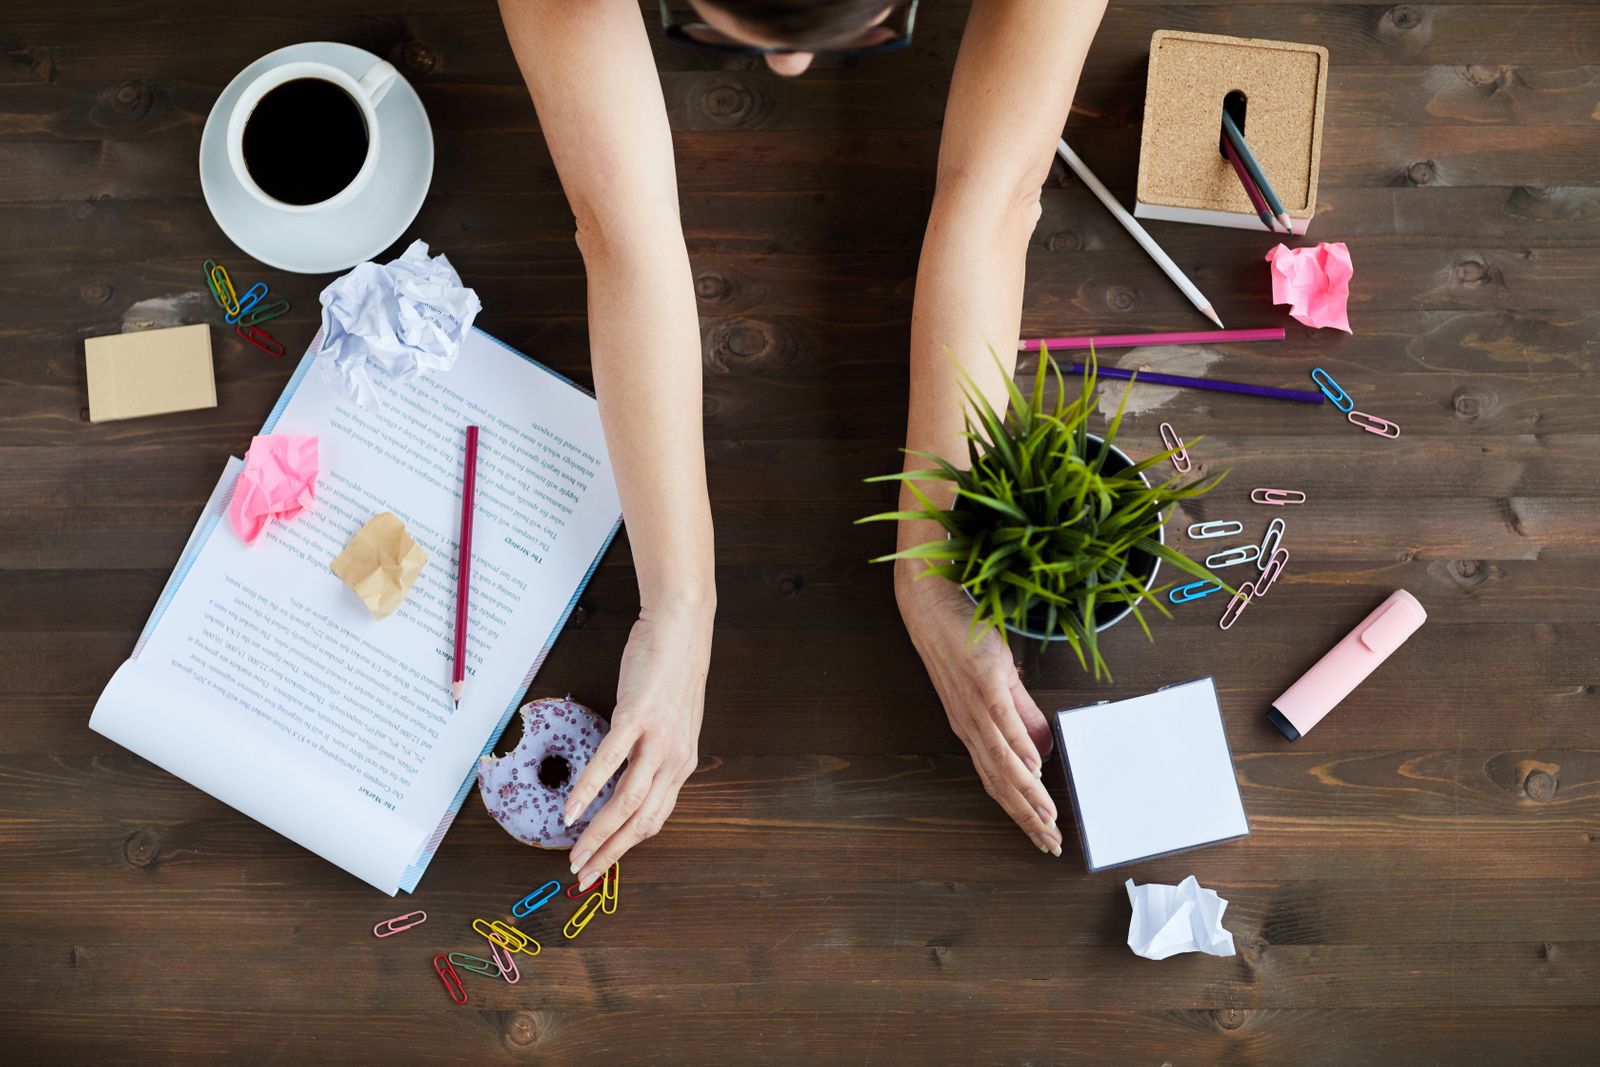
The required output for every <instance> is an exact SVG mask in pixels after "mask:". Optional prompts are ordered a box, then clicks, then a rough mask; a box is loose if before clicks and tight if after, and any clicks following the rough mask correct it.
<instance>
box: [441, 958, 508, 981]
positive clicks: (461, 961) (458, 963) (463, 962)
mask: <svg viewBox="0 0 1600 1067" xmlns="http://www.w3.org/2000/svg"><path fill="white" fill-rule="evenodd" d="M449 958H450V965H451V966H452V967H460V968H461V969H462V970H463V971H471V972H472V973H473V974H481V975H483V976H484V977H485V978H499V977H500V965H499V964H498V963H496V962H495V961H494V960H486V959H484V958H483V957H482V956H474V955H472V954H471V953H469V952H452V953H450V957H449Z"/></svg>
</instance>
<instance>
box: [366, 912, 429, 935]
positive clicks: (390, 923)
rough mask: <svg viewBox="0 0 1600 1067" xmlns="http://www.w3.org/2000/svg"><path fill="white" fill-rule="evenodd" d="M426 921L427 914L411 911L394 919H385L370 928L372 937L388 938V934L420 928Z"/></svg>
mask: <svg viewBox="0 0 1600 1067" xmlns="http://www.w3.org/2000/svg"><path fill="white" fill-rule="evenodd" d="M427 921H428V913H427V912H425V911H413V912H409V913H407V914H405V915H396V916H395V917H394V918H392V919H385V920H383V922H381V923H379V924H378V925H377V926H374V927H373V928H372V936H373V937H388V936H389V935H390V934H398V933H400V932H401V931H402V930H409V929H411V928H412V927H413V926H421V925H422V924H423V923H425V922H427Z"/></svg>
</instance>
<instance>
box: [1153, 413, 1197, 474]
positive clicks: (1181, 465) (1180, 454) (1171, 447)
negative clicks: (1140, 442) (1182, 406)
mask: <svg viewBox="0 0 1600 1067" xmlns="http://www.w3.org/2000/svg"><path fill="white" fill-rule="evenodd" d="M1161 443H1162V444H1164V445H1166V446H1167V450H1168V451H1170V452H1171V453H1172V457H1171V458H1172V465H1173V466H1174V467H1176V468H1178V473H1179V474H1187V473H1189V470H1190V468H1191V467H1192V466H1193V464H1192V463H1190V461H1189V450H1188V449H1187V448H1185V447H1184V444H1183V438H1181V437H1179V436H1178V431H1177V430H1174V429H1173V428H1172V423H1170V422H1163V423H1162V424H1161Z"/></svg>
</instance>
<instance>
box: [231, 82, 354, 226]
mask: <svg viewBox="0 0 1600 1067" xmlns="http://www.w3.org/2000/svg"><path fill="white" fill-rule="evenodd" d="M243 147H244V165H245V167H246V168H247V169H248V170H249V171H250V177H252V178H254V179H255V183H256V184H257V185H259V186H261V191H262V192H264V193H266V194H267V195H268V196H271V197H275V198H277V199H279V200H282V201H283V202H284V203H285V204H320V203H321V202H322V201H324V200H327V199H329V198H330V197H332V196H335V195H337V194H338V193H340V192H341V191H343V189H344V187H345V186H347V185H349V184H350V183H351V182H352V181H354V180H355V177H356V175H357V174H358V173H360V171H361V165H362V164H363V163H365V162H366V159H367V120H366V118H365V116H363V115H362V114H361V108H360V107H359V106H358V105H357V104H356V102H355V101H354V100H352V99H351V98H350V94H349V93H347V92H345V91H344V89H342V88H341V87H339V86H338V85H335V84H334V83H333V82H330V81H325V80H323V79H322V78H296V79H294V80H293V81H286V82H284V83H283V84H282V85H280V86H278V87H277V88H275V89H272V90H270V91H269V92H268V93H267V94H266V95H265V96H263V97H262V98H261V101H260V102H259V103H257V104H256V108H255V110H254V111H252V112H251V113H250V118H249V119H248V120H246V122H245V126H244V146H243Z"/></svg>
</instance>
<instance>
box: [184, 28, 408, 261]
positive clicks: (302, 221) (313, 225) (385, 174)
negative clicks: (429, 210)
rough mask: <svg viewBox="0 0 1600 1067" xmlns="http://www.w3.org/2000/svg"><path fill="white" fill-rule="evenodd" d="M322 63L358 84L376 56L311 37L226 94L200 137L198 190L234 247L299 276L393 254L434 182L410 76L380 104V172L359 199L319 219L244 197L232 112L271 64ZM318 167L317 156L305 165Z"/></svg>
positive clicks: (268, 58)
mask: <svg viewBox="0 0 1600 1067" xmlns="http://www.w3.org/2000/svg"><path fill="white" fill-rule="evenodd" d="M294 60H315V61H319V62H322V63H328V64H331V65H332V66H335V67H339V68H340V69H341V70H345V71H348V72H349V73H350V74H351V76H353V77H356V78H359V77H361V75H363V74H365V73H366V72H367V70H368V69H369V68H371V66H372V65H373V64H374V63H377V62H378V57H377V56H375V55H373V54H372V53H371V52H365V51H362V50H361V49H359V48H354V47H352V46H350V45H347V44H334V43H332V42H330V41H308V42H306V43H304V44H292V45H290V46H288V47H287V48H280V49H278V50H277V51H276V52H271V53H269V54H267V55H264V56H262V57H261V58H260V59H258V60H256V61H255V62H254V63H252V64H250V65H249V66H248V67H246V68H244V70H241V71H240V72H239V73H238V75H237V76H235V77H234V79H233V81H231V82H229V83H228V87H227V88H226V89H224V90H222V95H221V96H219V97H217V102H216V103H215V104H214V105H212V107H211V114H210V116H209V117H207V119H206V128H205V132H204V133H202V134H201V135H200V188H201V189H202V190H203V191H204V192H205V197H206V205H207V206H208V207H210V208H211V216H212V217H213V218H215V219H216V220H217V225H219V226H221V227H222V232H223V233H225V234H227V235H228V237H229V239H230V240H232V241H233V243H234V244H236V245H238V246H239V248H240V249H241V250H243V251H244V252H246V253H248V254H249V255H252V256H254V257H255V258H256V259H258V260H260V261H261V262H263V263H265V264H267V265H268V266H271V267H277V268H278V269H279V270H287V271H293V272H294V273H296V274H331V273H334V272H337V271H343V270H348V269H349V268H351V267H353V266H355V265H356V264H357V263H360V262H362V261H363V260H367V259H371V258H372V257H373V256H375V255H377V254H378V253H379V252H382V251H383V250H384V249H385V248H388V247H389V246H390V245H391V244H393V243H394V242H395V241H396V240H398V239H399V237H400V235H401V234H403V233H405V231H406V227H407V226H410V225H411V221H412V220H413V219H415V218H416V217H417V212H418V211H419V210H420V209H421V207H422V200H423V198H424V197H425V196H427V195H428V183H429V182H431V181H432V180H433V130H432V128H431V127H429V125H428V113H427V112H426V111H424V110H423V108H422V101H421V99H419V98H418V96H417V91H416V90H415V89H413V88H412V87H411V85H410V83H409V82H407V81H406V80H405V78H404V77H401V78H398V79H396V80H395V84H394V87H393V88H391V89H390V90H389V92H388V95H386V96H385V97H384V98H383V100H382V101H381V102H380V103H379V104H378V108H377V112H378V121H379V122H381V123H382V124H383V136H382V138H381V139H380V142H379V146H378V167H377V170H376V171H375V172H374V173H373V175H372V181H371V182H369V183H368V184H367V187H366V188H365V189H363V190H362V191H361V195H360V196H358V197H356V198H355V199H354V200H352V201H351V202H350V203H348V204H345V205H344V206H343V207H339V208H335V209H334V210H332V211H328V212H319V213H317V214H314V215H301V214H292V213H289V212H284V211H277V210H275V209H273V208H270V207H268V206H267V205H266V204H263V203H261V201H259V200H257V199H256V198H255V197H253V196H251V195H250V194H249V193H247V192H245V189H244V186H242V185H240V184H239V179H238V178H236V177H235V176H234V173H233V168H232V167H231V166H229V164H228V146H227V142H226V138H227V129H228V115H229V113H230V112H231V111H232V110H233V105H234V101H236V100H238V99H239V94H240V93H241V92H243V91H244V87H245V86H247V85H249V84H250V83H251V82H252V81H254V80H255V79H256V78H257V77H258V76H259V75H260V74H261V73H262V72H264V71H265V70H266V69H267V68H268V67H271V66H275V65H277V64H279V63H287V62H291V61H294ZM306 165H307V166H315V165H316V161H315V160H310V159H308V160H306Z"/></svg>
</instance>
